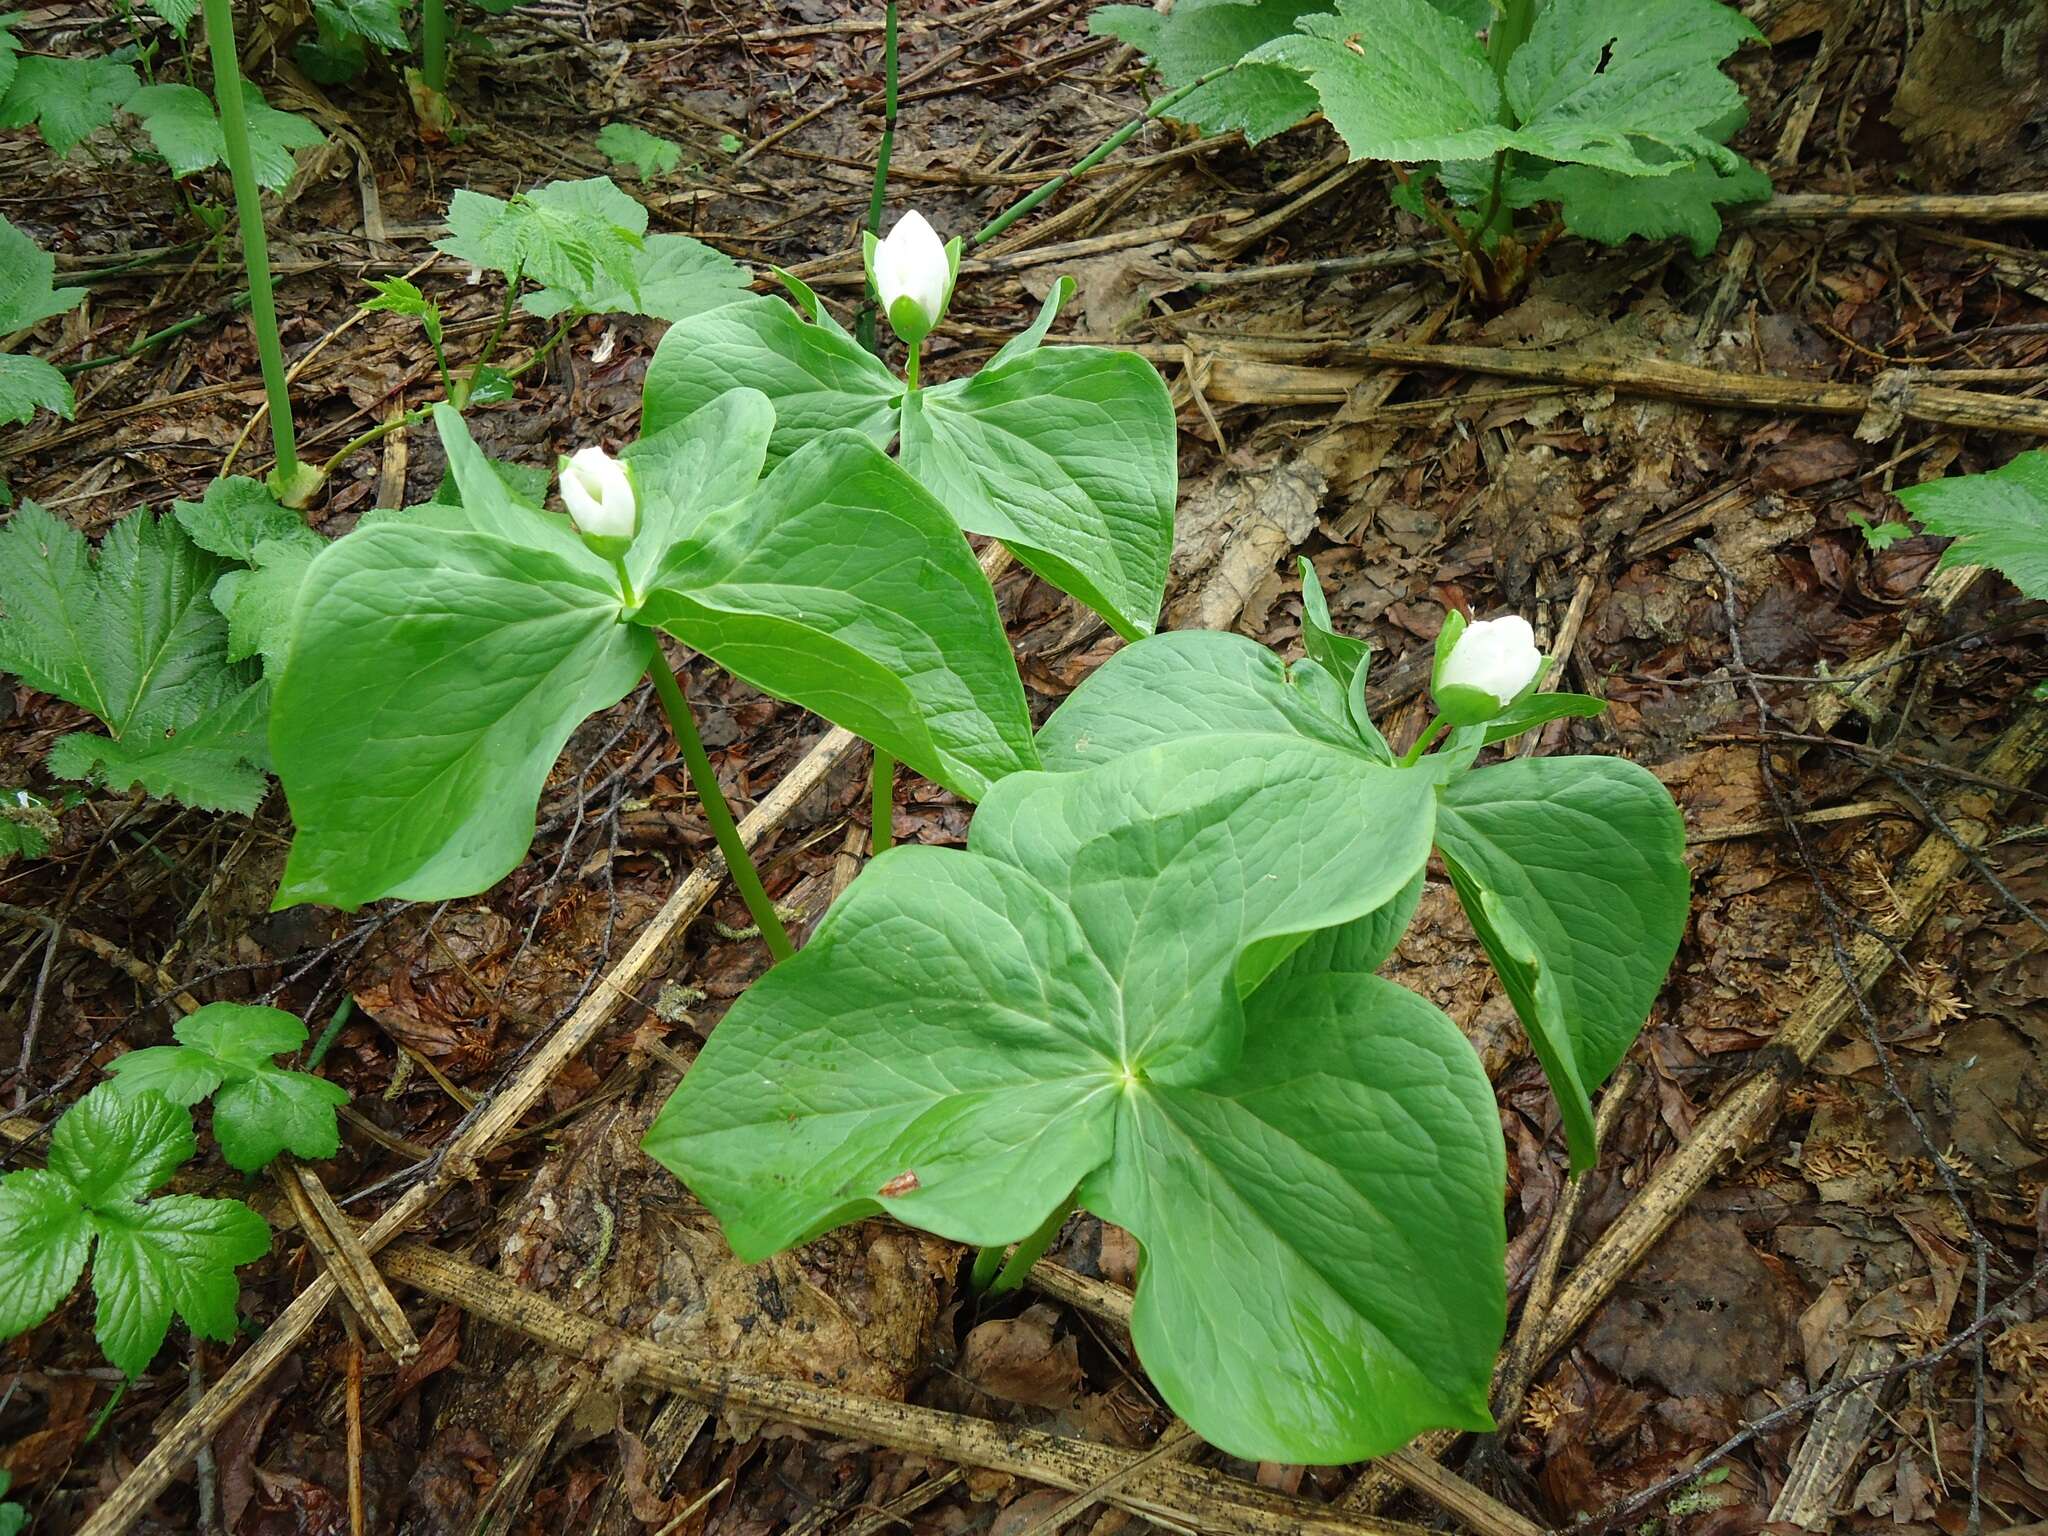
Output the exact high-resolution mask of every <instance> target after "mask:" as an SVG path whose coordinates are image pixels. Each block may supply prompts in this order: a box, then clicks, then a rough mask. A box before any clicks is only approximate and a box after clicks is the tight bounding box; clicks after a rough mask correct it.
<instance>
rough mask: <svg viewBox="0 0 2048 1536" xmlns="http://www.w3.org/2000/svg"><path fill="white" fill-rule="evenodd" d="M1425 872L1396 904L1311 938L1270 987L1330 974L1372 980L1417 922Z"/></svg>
mask: <svg viewBox="0 0 2048 1536" xmlns="http://www.w3.org/2000/svg"><path fill="white" fill-rule="evenodd" d="M1422 881H1423V872H1422V871H1421V870H1417V871H1416V873H1415V878H1414V879H1413V880H1410V881H1409V882H1408V884H1407V886H1406V887H1405V888H1403V889H1402V890H1401V892H1400V893H1399V894H1398V895H1396V896H1395V897H1394V899H1393V900H1391V901H1388V902H1385V903H1383V904H1382V905H1380V906H1378V907H1375V908H1374V909H1373V910H1372V911H1370V912H1368V913H1366V914H1365V916H1363V917H1361V918H1357V919H1355V920H1353V921H1352V922H1348V923H1343V924H1340V925H1339V926H1337V927H1335V928H1325V929H1322V930H1321V931H1320V932H1317V933H1313V934H1310V935H1309V937H1308V938H1307V939H1306V940H1304V941H1303V942H1302V944H1301V946H1300V947H1299V948H1298V949H1296V950H1295V951H1294V953H1293V954H1291V955H1289V956H1288V957H1287V959H1286V961H1285V962H1284V963H1283V964H1281V965H1280V966H1279V967H1278V968H1276V969H1275V970H1274V972H1273V980H1272V981H1271V982H1268V983H1267V985H1268V986H1277V985H1278V984H1279V983H1280V982H1282V981H1283V980H1285V979H1287V978H1290V977H1292V978H1296V979H1301V978H1308V977H1315V976H1321V975H1323V974H1325V973H1327V972H1332V971H1335V972H1339V973H1342V974H1345V975H1351V976H1370V975H1371V974H1372V973H1373V972H1374V971H1377V970H1378V969H1379V968H1380V967H1381V966H1383V965H1385V964H1386V963H1387V960H1388V957H1390V956H1391V955H1392V954H1393V953H1394V951H1395V949H1396V948H1398V947H1399V945H1400V943H1401V939H1402V937H1403V936H1404V935H1405V934H1406V933H1407V932H1408V927H1409V925H1410V924H1411V923H1413V922H1414V921H1415V909H1416V908H1417V907H1418V906H1420V905H1421V904H1422Z"/></svg>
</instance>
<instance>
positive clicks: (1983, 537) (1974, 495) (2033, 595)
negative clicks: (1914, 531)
mask: <svg viewBox="0 0 2048 1536" xmlns="http://www.w3.org/2000/svg"><path fill="white" fill-rule="evenodd" d="M1898 496H1899V500H1900V501H1901V502H1903V503H1904V504H1905V507H1906V510H1907V511H1908V512H1910V513H1912V514H1913V516H1914V517H1915V518H1917V519H1918V520H1919V521H1920V522H1921V523H1923V524H1925V525H1926V528H1927V531H1928V532H1929V533H1936V534H1941V535H1943V536H1944V537H1947V538H1952V539H1954V540H1955V542H1954V543H1953V544H1951V545H1949V547H1948V548H1947V549H1946V550H1945V551H1943V552H1942V557H1941V563H1942V564H1943V565H1944V566H1957V565H1989V566H1993V567H1995V568H1996V569H1997V570H1998V571H1999V572H2000V573H2001V574H2002V575H2003V576H2004V577H2005V579H2006V580H2008V581H2010V582H2011V583H2012V584H2013V585H2014V586H2016V587H2018V588H2019V589H2020V592H2021V593H2022V594H2023V595H2024V596H2026V597H2028V598H2030V599H2032V600H2034V601H2036V602H2039V601H2041V600H2042V599H2044V598H2048V452H2042V451H2041V450H2039V449H2034V450H2032V451H2030V452H2027V453H2020V454H2015V455H2013V457H2012V458H2011V459H2009V460H2008V461H2007V462H2006V463H2005V464H2004V465H2003V466H2002V467H2001V468H1998V469H1994V470H1992V471H1990V472H1989V473H1988V474H1982V475H1955V476H1951V477H1950V478H1948V479H1946V480H1930V481H1928V482H1927V483H1926V484H1925V485H1915V486H1910V487H1908V488H1906V489H1904V490H1901V491H1900V492H1899V493H1898Z"/></svg>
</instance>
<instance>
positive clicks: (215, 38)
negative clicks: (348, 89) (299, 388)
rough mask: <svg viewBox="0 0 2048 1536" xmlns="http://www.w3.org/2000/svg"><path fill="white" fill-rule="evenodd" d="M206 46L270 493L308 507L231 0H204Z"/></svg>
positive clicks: (308, 482)
mask: <svg viewBox="0 0 2048 1536" xmlns="http://www.w3.org/2000/svg"><path fill="white" fill-rule="evenodd" d="M201 3H202V6H203V8H204V12H205V16H206V46H207V50H208V52H209V53H211V55H212V57H213V97H214V103H215V105H216V107H217V108H218V110H219V112H220V130H221V138H222V139H223V141H224V147H225V148H226V150H227V160H228V177H229V179H230V180H231V181H232V182H233V183H234V189H235V216H236V219H237V221H238V222H239V224H240V226H241V231H242V261H243V265H244V267H245V268H246V270H247V272H248V275H249V325H250V329H252V330H253V331H255V333H256V357H257V360H258V362H260V363H261V365H262V368H263V393H264V395H265V397H266V398H267V399H268V400H269V402H270V411H269V415H270V441H271V447H272V449H273V450H274V453H275V457H276V463H275V465H274V466H273V468H272V469H271V471H270V489H271V493H272V494H273V495H275V496H276V497H277V499H278V500H279V501H281V502H283V503H284V504H285V505H286V506H288V507H302V506H304V505H305V504H306V501H307V500H308V499H309V498H310V497H311V496H312V493H313V492H314V490H316V489H317V488H318V486H319V483H320V481H319V477H318V475H317V473H315V474H313V475H310V476H309V475H308V473H307V472H306V469H305V467H304V466H302V465H301V464H300V463H299V447H298V439H297V436H296V434H295V433H294V432H293V430H292V397H291V386H290V384H289V383H288V382H287V381H286V379H285V371H284V343H283V341H282V340H281V339H280V337H279V335H278V329H277V297H276V293H275V291H274V290H273V288H272V286H271V282H270V245H269V242H268V240H267V239H266V238H265V235H264V230H263V202H262V190H261V188H260V187H259V186H258V184H257V181H256V160H255V156H254V155H253V154H252V153H251V151H250V148H249V115H248V113H247V111H246V110H245V109H244V106H243V102H242V67H241V62H240V61H239V60H238V59H237V58H236V56H235V15H234V9H233V7H232V5H231V4H230V3H229V0H201Z"/></svg>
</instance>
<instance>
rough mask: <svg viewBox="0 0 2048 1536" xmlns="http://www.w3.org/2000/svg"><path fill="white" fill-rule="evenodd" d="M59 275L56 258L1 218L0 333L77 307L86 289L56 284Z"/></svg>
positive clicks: (14, 329)
mask: <svg viewBox="0 0 2048 1536" xmlns="http://www.w3.org/2000/svg"><path fill="white" fill-rule="evenodd" d="M56 275H57V259H56V258H55V257H54V256H52V255H51V254H50V253H49V252H48V251H46V250H44V249H43V248H42V247H41V246H39V245H37V244H36V243H35V241H33V240H31V239H30V238H29V237H28V236H27V235H25V234H23V233H22V232H21V231H20V230H18V229H16V228H15V227H14V226H13V225H12V224H10V223H9V222H8V221H7V220H6V219H5V218H0V334H5V333H7V332H11V331H25V330H27V329H28V328H29V327H30V326H32V325H38V324H40V323H41V322H43V321H45V320H47V319H49V318H50V317H51V316H52V315H62V314H68V313H69V312H70V311H72V310H74V309H76V308H78V305H79V301H80V300H82V299H83V298H84V297H85V290H84V289H83V288H58V287H55V286H53V284H54V281H55V279H56Z"/></svg>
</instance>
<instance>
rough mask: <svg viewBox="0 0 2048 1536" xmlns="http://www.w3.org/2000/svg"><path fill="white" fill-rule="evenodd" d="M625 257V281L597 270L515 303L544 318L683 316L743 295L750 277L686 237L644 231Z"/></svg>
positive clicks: (680, 318) (607, 272) (699, 243)
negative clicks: (627, 273)
mask: <svg viewBox="0 0 2048 1536" xmlns="http://www.w3.org/2000/svg"><path fill="white" fill-rule="evenodd" d="M627 261H628V264H629V266H630V269H631V274H632V276H631V281H630V283H629V282H625V281H621V280H619V279H618V278H616V277H613V276H612V275H611V274H610V272H609V271H607V270H603V269H601V270H600V271H599V272H598V274H597V277H596V279H595V280H594V281H592V282H590V283H587V284H572V285H567V286H562V287H553V288H542V289H541V290H540V291H539V292H537V293H529V294H528V295H526V297H525V298H524V299H522V300H520V304H521V306H522V307H523V308H524V309H525V310H526V311H527V312H528V313H529V314H534V315H538V316H540V317H541V318H542V319H544V320H546V319H552V318H553V317H554V316H556V315H559V314H563V313H565V312H567V311H569V310H574V311H576V312H577V313H578V314H585V315H649V316H652V317H653V318H654V319H656V320H669V321H675V320H687V319H688V318H689V317H690V316H692V315H696V314H702V313H703V312H704V311H705V310H708V309H717V308H718V307H719V306H720V305H723V304H730V303H732V302H734V301H735V300H737V299H740V298H744V297H745V296H746V292H747V284H748V282H749V281H750V279H749V278H748V276H747V272H746V269H745V268H744V267H742V266H741V265H740V264H739V263H738V262H736V261H734V260H733V259H732V258H731V257H730V256H727V255H725V254H723V253H722V252H719V251H715V250H713V249H712V248H711V247H710V246H708V245H706V244H705V243H704V242H703V241H701V240H693V239H691V238H690V237H689V236H688V235H649V236H648V237H647V239H646V241H645V243H644V244H643V245H642V246H641V247H640V249H638V250H637V251H633V252H632V253H631V254H630V255H629V257H628V258H627Z"/></svg>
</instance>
